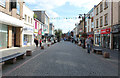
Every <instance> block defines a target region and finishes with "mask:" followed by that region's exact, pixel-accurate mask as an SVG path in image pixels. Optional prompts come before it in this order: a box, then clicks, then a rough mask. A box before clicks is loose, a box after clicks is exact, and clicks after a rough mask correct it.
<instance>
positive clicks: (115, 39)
mask: <svg viewBox="0 0 120 78" xmlns="http://www.w3.org/2000/svg"><path fill="white" fill-rule="evenodd" d="M119 39H120V35H119V34H114V37H113V45H114V46H113V47H114V49H116V50H119V48H120V47H119V46H120V41H119Z"/></svg>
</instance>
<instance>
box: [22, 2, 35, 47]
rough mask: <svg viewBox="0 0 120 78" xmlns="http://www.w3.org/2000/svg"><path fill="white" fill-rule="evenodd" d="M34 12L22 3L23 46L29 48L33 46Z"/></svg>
mask: <svg viewBox="0 0 120 78" xmlns="http://www.w3.org/2000/svg"><path fill="white" fill-rule="evenodd" d="M33 16H34V12H33V11H32V10H30V9H29V8H28V7H27V6H26V5H25V3H24V5H23V18H24V19H23V21H24V27H23V40H22V41H23V43H22V45H23V46H30V45H33V41H34V35H33V34H34V31H33V30H34V18H33Z"/></svg>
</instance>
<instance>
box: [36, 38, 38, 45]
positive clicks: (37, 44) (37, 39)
mask: <svg viewBox="0 0 120 78" xmlns="http://www.w3.org/2000/svg"><path fill="white" fill-rule="evenodd" d="M36 47H38V39H36Z"/></svg>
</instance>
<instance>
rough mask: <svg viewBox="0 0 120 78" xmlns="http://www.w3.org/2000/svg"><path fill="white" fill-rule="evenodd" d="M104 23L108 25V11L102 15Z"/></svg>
mask: <svg viewBox="0 0 120 78" xmlns="http://www.w3.org/2000/svg"><path fill="white" fill-rule="evenodd" d="M106 17H107V23H106ZM104 25H105V26H107V25H108V13H107V14H105V15H104Z"/></svg>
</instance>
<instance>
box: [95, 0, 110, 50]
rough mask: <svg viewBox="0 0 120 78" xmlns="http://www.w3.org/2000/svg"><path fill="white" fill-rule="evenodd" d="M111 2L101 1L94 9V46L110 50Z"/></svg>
mask: <svg viewBox="0 0 120 78" xmlns="http://www.w3.org/2000/svg"><path fill="white" fill-rule="evenodd" d="M111 8H112V2H107V0H102V1H101V2H100V3H99V4H98V5H97V6H96V7H95V8H94V25H95V30H94V44H95V46H102V47H104V48H111V26H112V22H111V19H112V16H111V14H112V9H111Z"/></svg>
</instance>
